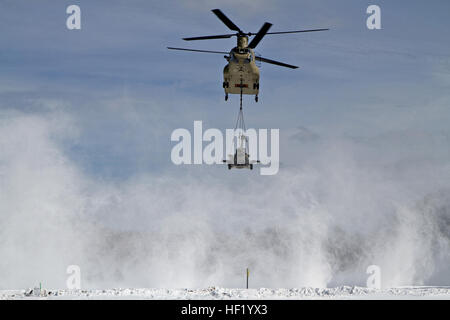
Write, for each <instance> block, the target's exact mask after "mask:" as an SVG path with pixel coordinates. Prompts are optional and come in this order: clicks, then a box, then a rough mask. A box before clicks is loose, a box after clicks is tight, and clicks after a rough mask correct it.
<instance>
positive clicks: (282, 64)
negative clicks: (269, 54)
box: [255, 57, 298, 69]
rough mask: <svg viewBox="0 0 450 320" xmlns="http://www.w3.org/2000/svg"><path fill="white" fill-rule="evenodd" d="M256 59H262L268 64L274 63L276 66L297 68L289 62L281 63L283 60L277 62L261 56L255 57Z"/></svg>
mask: <svg viewBox="0 0 450 320" xmlns="http://www.w3.org/2000/svg"><path fill="white" fill-rule="evenodd" d="M255 59H256V60H258V61H262V62H265V63H270V64H275V65H277V66H281V67H286V68H291V69H297V68H298V67H297V66H293V65H291V64H287V63H283V62H279V61H275V60H270V59H266V58H263V57H255Z"/></svg>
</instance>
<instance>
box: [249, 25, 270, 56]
mask: <svg viewBox="0 0 450 320" xmlns="http://www.w3.org/2000/svg"><path fill="white" fill-rule="evenodd" d="M271 26H272V24H271V23H269V22H266V23H264V24H263V26H262V27H261V29H259V31H258V33H257V34H256V35H255V37H254V38H253V39H252V41H251V42H250V44H249V45H248V47H249V48H252V49H255V48H256V46H257V45H258V43H259V42H260V41H261V39H262V38H263V37H264V36H265V35H266V33H267V31H269V29H270V27H271Z"/></svg>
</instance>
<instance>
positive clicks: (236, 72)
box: [167, 9, 329, 106]
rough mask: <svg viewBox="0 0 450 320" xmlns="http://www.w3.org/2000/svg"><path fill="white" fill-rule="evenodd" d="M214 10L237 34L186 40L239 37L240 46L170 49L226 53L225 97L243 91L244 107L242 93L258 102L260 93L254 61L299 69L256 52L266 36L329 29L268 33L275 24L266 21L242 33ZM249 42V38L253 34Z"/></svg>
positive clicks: (257, 71) (225, 17) (220, 12)
mask: <svg viewBox="0 0 450 320" xmlns="http://www.w3.org/2000/svg"><path fill="white" fill-rule="evenodd" d="M212 12H213V13H214V14H215V15H216V16H217V18H219V19H220V20H221V21H222V22H223V23H224V24H225V25H226V26H227V27H228V28H229V29H230V30H232V31H235V33H229V34H221V35H212V36H201V37H191V38H183V40H185V41H193V40H209V39H228V38H231V37H236V38H237V46H236V47H234V48H233V49H231V51H230V52H225V51H209V50H196V49H186V48H173V47H168V48H167V49H170V50H182V51H192V52H205V53H218V54H225V56H224V57H225V59H226V60H227V62H228V64H227V65H226V66H225V68H224V70H223V88H224V90H225V100H228V94H240V95H241V106H242V95H243V94H247V95H254V96H255V101H256V102H258V93H259V68H258V66H257V65H256V63H255V61H261V62H265V63H270V64H274V65H277V66H281V67H286V68H291V69H297V68H298V67H297V66H293V65H290V64H287V63H283V62H279V61H275V60H271V59H267V58H263V57H260V56H257V55H255V51H254V49H255V48H256V46H257V45H258V44H259V42H260V41H261V40H262V38H263V37H264V36H265V35H268V34H269V35H271V34H287V33H303V32H316V31H326V30H329V29H328V28H327V29H309V30H296V31H278V32H268V31H269V29H270V28H271V27H272V24H271V23H269V22H266V23H264V24H263V26H262V27H261V29H260V30H259V31H258V32H257V33H252V32H247V33H246V32H243V31H242V30H241V29H240V28H239V27H238V26H237V25H236V24H234V23H233V22H232V21H231V20H230V19H229V18H228V17H227V16H226V15H225V14H224V13H223V12H222V11H221V10H219V9H214V10H212ZM252 36H253V38H252V40H251V41H250V43H249V42H248V41H249V37H252Z"/></svg>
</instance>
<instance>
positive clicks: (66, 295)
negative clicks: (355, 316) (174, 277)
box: [0, 286, 450, 300]
mask: <svg viewBox="0 0 450 320" xmlns="http://www.w3.org/2000/svg"><path fill="white" fill-rule="evenodd" d="M0 299H1V300H5V299H193V300H202V299H214V300H222V299H267V300H277V299H445V300H450V287H401V288H391V289H384V290H375V289H369V288H364V287H348V286H343V287H337V288H298V289H266V288H261V289H228V288H217V287H211V288H205V289H107V290H42V293H41V294H39V292H38V290H37V291H33V290H32V289H28V290H2V291H0Z"/></svg>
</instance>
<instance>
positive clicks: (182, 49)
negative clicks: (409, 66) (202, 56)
mask: <svg viewBox="0 0 450 320" xmlns="http://www.w3.org/2000/svg"><path fill="white" fill-rule="evenodd" d="M167 49H169V50H181V51H193V52H205V53H220V54H229V52H225V51H209V50H197V49H185V48H172V47H167Z"/></svg>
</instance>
